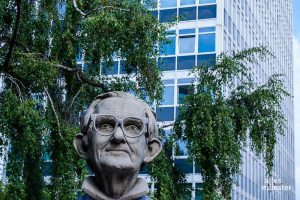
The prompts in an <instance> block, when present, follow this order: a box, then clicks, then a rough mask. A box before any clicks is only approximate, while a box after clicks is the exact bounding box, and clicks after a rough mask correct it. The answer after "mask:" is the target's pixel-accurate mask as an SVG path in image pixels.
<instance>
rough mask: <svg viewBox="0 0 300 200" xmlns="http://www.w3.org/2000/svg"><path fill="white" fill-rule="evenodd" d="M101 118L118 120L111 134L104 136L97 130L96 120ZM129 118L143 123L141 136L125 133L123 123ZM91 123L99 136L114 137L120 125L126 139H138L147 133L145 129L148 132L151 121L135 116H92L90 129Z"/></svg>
mask: <svg viewBox="0 0 300 200" xmlns="http://www.w3.org/2000/svg"><path fill="white" fill-rule="evenodd" d="M99 116H111V117H113V118H115V119H116V126H115V128H114V130H113V131H112V132H111V133H110V134H103V133H101V132H100V131H98V130H97V128H96V119H97V118H98V117H99ZM127 118H134V119H138V120H141V121H142V122H143V130H142V131H141V133H140V134H138V135H136V136H130V135H127V134H126V131H124V130H125V129H124V123H123V122H124V120H125V119H127ZM91 121H93V127H92V128H93V129H94V130H95V131H96V132H97V133H98V134H99V135H102V136H112V135H113V134H114V133H115V132H116V130H117V128H118V127H119V125H120V127H121V129H122V131H123V134H124V135H125V136H126V137H129V138H137V137H139V136H141V135H142V134H143V133H145V128H146V127H147V128H146V130H148V124H149V119H148V118H139V117H134V116H127V117H124V118H118V117H116V116H114V115H110V114H91V117H90V120H89V123H88V127H90V125H91Z"/></svg>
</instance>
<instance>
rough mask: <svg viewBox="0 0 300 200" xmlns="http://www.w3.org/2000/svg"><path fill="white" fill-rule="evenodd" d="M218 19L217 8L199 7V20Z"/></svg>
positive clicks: (212, 6)
mask: <svg viewBox="0 0 300 200" xmlns="http://www.w3.org/2000/svg"><path fill="white" fill-rule="evenodd" d="M216 17H217V6H216V5H211V6H200V7H198V18H199V19H209V18H216Z"/></svg>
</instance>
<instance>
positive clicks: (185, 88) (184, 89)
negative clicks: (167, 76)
mask: <svg viewBox="0 0 300 200" xmlns="http://www.w3.org/2000/svg"><path fill="white" fill-rule="evenodd" d="M192 92H193V90H192V86H191V85H179V86H178V95H177V103H178V104H181V103H183V99H184V97H185V96H186V95H188V94H191V93H192Z"/></svg>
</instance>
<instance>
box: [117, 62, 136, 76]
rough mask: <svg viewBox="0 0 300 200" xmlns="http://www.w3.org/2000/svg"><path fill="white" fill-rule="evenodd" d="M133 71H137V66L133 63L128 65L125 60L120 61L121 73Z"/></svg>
mask: <svg viewBox="0 0 300 200" xmlns="http://www.w3.org/2000/svg"><path fill="white" fill-rule="evenodd" d="M133 72H136V68H134V67H133V66H132V65H128V66H126V62H125V61H121V62H120V74H131V73H133Z"/></svg>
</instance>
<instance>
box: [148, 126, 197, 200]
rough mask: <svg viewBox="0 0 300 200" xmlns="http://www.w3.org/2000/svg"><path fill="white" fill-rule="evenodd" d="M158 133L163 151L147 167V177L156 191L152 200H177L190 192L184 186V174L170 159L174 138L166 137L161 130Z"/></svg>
mask: <svg viewBox="0 0 300 200" xmlns="http://www.w3.org/2000/svg"><path fill="white" fill-rule="evenodd" d="M160 133H161V141H163V147H164V148H163V151H162V152H161V154H160V155H159V156H158V157H157V158H155V160H153V161H152V162H151V163H150V164H149V165H148V166H147V169H148V171H149V175H150V176H151V178H152V179H153V180H154V181H155V188H156V191H155V193H154V196H153V199H157V200H169V199H174V200H179V199H182V198H184V196H185V195H186V194H188V193H191V191H190V190H188V189H187V188H186V186H185V183H186V180H185V178H186V177H185V174H184V173H183V172H181V171H180V170H179V169H178V168H177V167H176V166H175V160H174V159H172V148H173V145H174V138H173V137H172V136H171V137H166V136H165V135H164V131H163V130H161V131H160Z"/></svg>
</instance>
